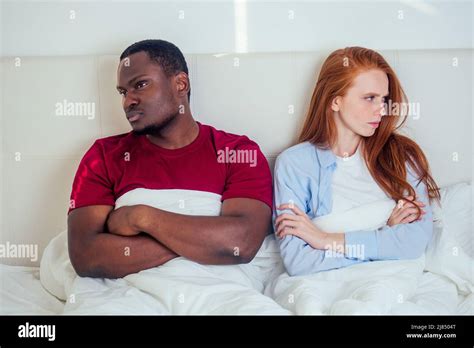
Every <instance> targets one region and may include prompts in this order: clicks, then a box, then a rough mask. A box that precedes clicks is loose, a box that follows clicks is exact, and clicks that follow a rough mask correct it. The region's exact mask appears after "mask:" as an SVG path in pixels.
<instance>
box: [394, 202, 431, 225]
mask: <svg viewBox="0 0 474 348" xmlns="http://www.w3.org/2000/svg"><path fill="white" fill-rule="evenodd" d="M407 199H408V200H410V201H411V200H412V199H413V196H408V197H407ZM415 205H417V206H419V207H420V209H421V215H420V217H418V218H417V215H418V210H417V209H416V206H415ZM423 207H425V204H424V203H423V202H420V201H413V202H406V201H403V200H400V201H399V202H398V204H397V205H396V206H395V208H394V209H393V211H392V214H391V215H390V217H389V218H388V221H387V225H388V226H394V225H398V224H407V223H411V222H413V221H418V220H421V219H422V217H423V215H425V214H426V212H425V211H424V210H423Z"/></svg>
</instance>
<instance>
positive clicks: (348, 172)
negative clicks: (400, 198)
mask: <svg viewBox="0 0 474 348" xmlns="http://www.w3.org/2000/svg"><path fill="white" fill-rule="evenodd" d="M336 162H337V168H336V170H335V171H334V173H333V176H332V182H331V190H332V201H333V203H332V211H331V212H333V213H334V212H344V211H347V210H349V209H352V208H355V207H358V206H360V205H363V204H368V203H373V202H375V201H378V200H382V199H385V198H387V197H388V196H387V195H386V194H385V192H383V191H382V189H381V188H380V187H379V186H378V185H377V183H376V182H375V180H374V179H373V178H372V175H371V174H370V172H369V169H368V168H367V165H366V164H365V161H364V159H363V158H362V156H361V154H360V146H358V148H357V151H356V152H355V153H354V154H353V155H352V156H350V157H339V156H336Z"/></svg>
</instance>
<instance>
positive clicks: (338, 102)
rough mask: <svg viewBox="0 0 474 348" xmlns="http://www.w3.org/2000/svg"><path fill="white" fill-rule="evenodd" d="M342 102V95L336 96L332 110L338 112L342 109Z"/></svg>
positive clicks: (332, 103)
mask: <svg viewBox="0 0 474 348" xmlns="http://www.w3.org/2000/svg"><path fill="white" fill-rule="evenodd" d="M341 103H342V97H341V96H337V97H335V98H334V99H333V100H332V102H331V109H332V111H336V112H338V111H339V110H341Z"/></svg>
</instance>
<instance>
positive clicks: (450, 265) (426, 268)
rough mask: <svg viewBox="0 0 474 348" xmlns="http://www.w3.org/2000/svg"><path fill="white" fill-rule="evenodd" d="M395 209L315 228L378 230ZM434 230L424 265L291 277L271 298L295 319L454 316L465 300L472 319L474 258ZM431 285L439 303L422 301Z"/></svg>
mask: <svg viewBox="0 0 474 348" xmlns="http://www.w3.org/2000/svg"><path fill="white" fill-rule="evenodd" d="M394 206H395V203H394V202H393V201H391V200H384V201H378V202H374V203H371V204H367V205H364V206H360V207H357V208H354V209H352V210H349V211H347V212H344V213H335V214H328V215H325V216H322V217H319V218H316V219H314V220H313V223H314V224H315V225H317V226H318V227H320V228H321V229H323V230H324V231H327V232H332V231H340V230H344V231H356V230H364V229H365V230H367V229H376V228H379V227H382V226H383V225H384V224H385V223H386V221H387V219H388V217H389V216H390V213H391V211H392V210H393V208H394ZM434 225H435V226H434V233H433V239H432V241H431V243H430V245H429V247H428V248H427V251H426V253H425V254H424V255H423V256H422V257H420V258H419V259H415V260H391V261H376V262H365V263H360V264H356V265H352V266H349V267H346V268H341V269H335V270H330V271H325V272H320V273H316V274H312V275H304V276H294V277H290V276H289V275H288V274H287V273H286V272H285V273H283V274H281V275H280V276H279V277H277V278H276V279H275V280H273V281H272V282H271V284H270V285H269V286H268V287H267V289H266V292H265V293H266V294H267V295H268V296H270V297H272V298H273V299H275V300H276V301H277V302H278V303H279V304H280V305H281V306H282V307H284V308H286V309H288V310H290V311H291V312H293V313H295V314H338V315H339V314H451V313H455V312H456V310H457V307H458V294H461V296H463V297H464V303H463V306H464V311H465V313H470V312H472V300H473V296H472V290H473V273H472V272H473V261H472V258H471V257H470V256H469V255H467V254H466V252H465V251H464V250H463V249H462V248H461V247H460V246H459V245H458V244H457V243H456V242H455V241H454V239H453V238H451V237H450V233H451V232H452V231H448V229H447V227H445V226H443V225H442V223H441V222H440V221H435V224H434ZM451 234H452V233H451ZM446 280H448V281H447V282H446ZM426 283H430V284H431V285H432V286H433V287H435V288H436V290H437V295H438V296H439V298H438V299H436V296H435V298H429V297H428V296H429V295H428V294H425V296H426V297H423V296H422V294H423V291H420V290H421V287H420V285H422V284H426ZM420 295H421V296H420Z"/></svg>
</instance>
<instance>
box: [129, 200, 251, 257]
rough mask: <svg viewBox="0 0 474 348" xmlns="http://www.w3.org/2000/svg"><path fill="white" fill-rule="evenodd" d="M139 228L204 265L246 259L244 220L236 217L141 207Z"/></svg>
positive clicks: (177, 251) (246, 246)
mask: <svg viewBox="0 0 474 348" xmlns="http://www.w3.org/2000/svg"><path fill="white" fill-rule="evenodd" d="M140 209H142V211H141V215H140V216H141V219H140V223H139V226H138V228H139V230H140V231H144V232H145V233H148V234H149V235H150V236H152V237H153V238H155V239H157V240H158V241H159V242H161V243H163V244H164V245H165V246H167V247H168V248H169V249H172V250H174V251H175V252H176V253H178V254H179V255H182V256H184V257H186V258H188V259H190V260H193V261H196V262H199V263H203V264H238V263H243V262H249V261H250V260H249V259H248V258H249V257H248V254H249V253H248V250H249V247H248V245H246V242H247V241H248V238H247V232H248V231H247V230H246V226H248V222H247V221H243V219H242V218H241V217H239V216H190V215H182V214H175V213H170V212H167V211H163V210H160V209H156V208H153V207H150V206H142V207H141V208H140Z"/></svg>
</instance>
